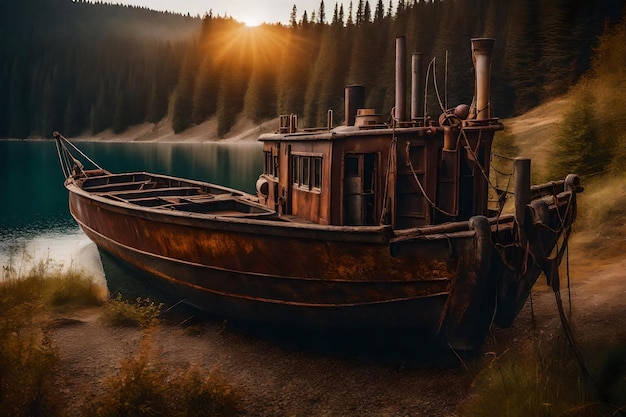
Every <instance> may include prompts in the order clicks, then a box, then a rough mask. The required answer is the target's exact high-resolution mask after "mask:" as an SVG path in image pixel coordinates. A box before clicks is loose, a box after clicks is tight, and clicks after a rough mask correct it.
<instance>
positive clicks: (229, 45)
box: [213, 23, 284, 68]
mask: <svg viewBox="0 0 626 417" xmlns="http://www.w3.org/2000/svg"><path fill="white" fill-rule="evenodd" d="M240 25H241V26H240V27H239V28H235V29H234V30H228V31H226V32H224V33H222V34H221V35H220V36H217V37H215V38H213V45H214V46H215V48H214V49H213V54H214V58H215V60H216V61H218V62H219V61H220V60H222V59H226V57H229V56H231V57H232V56H239V57H240V58H243V57H246V59H247V60H249V62H251V63H252V64H253V65H254V66H263V67H265V68H269V67H271V66H275V65H276V64H277V53H279V51H281V49H282V46H284V38H283V37H282V36H281V32H280V31H278V30H276V28H273V27H272V26H271V25H265V24H261V25H258V26H250V25H252V23H250V24H248V23H246V24H240Z"/></svg>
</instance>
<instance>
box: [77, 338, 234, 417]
mask: <svg viewBox="0 0 626 417" xmlns="http://www.w3.org/2000/svg"><path fill="white" fill-rule="evenodd" d="M152 338H153V333H152V332H151V331H147V332H145V333H144V337H143V339H142V341H141V344H140V346H139V349H138V350H137V352H135V353H134V354H133V355H131V356H130V357H128V358H127V359H125V360H124V361H123V362H122V366H121V369H120V371H119V373H118V374H116V375H113V376H111V377H109V378H107V379H106V380H105V381H104V386H105V388H104V391H105V392H104V393H103V394H101V395H100V396H98V397H97V398H91V399H89V400H87V401H86V402H85V404H84V405H83V410H82V411H83V412H82V414H83V415H85V416H94V417H109V416H110V417H114V416H150V417H161V416H163V417H165V416H167V417H178V416H180V417H195V416H198V417H200V416H213V417H226V416H237V415H240V414H241V410H240V408H239V406H238V394H237V391H236V390H235V389H234V388H233V387H231V386H230V385H229V384H228V383H226V380H225V379H224V378H223V376H222V375H221V374H220V373H219V372H217V371H215V370H213V371H210V372H208V373H205V372H203V371H201V370H199V369H196V368H193V367H189V368H186V369H180V368H172V367H170V366H168V364H166V363H164V362H163V361H161V360H160V358H159V352H158V351H157V350H156V349H155V348H154V343H153V341H152Z"/></svg>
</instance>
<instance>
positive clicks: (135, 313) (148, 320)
mask: <svg viewBox="0 0 626 417" xmlns="http://www.w3.org/2000/svg"><path fill="white" fill-rule="evenodd" d="M162 306H163V304H156V303H155V302H154V301H152V300H150V299H149V298H146V299H143V298H141V297H138V298H137V299H136V300H135V304H130V303H129V302H128V301H126V300H124V299H122V295H121V294H117V295H116V296H115V297H114V298H111V299H110V300H109V301H107V303H106V304H105V306H104V313H103V314H102V319H103V320H104V321H105V322H107V323H109V324H112V325H114V326H123V327H149V326H150V325H153V324H156V323H158V321H159V315H160V314H161V307H162Z"/></svg>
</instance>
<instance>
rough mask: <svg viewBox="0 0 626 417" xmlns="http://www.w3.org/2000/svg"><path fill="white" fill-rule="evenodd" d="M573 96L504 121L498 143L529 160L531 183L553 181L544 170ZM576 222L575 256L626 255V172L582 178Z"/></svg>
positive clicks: (598, 257) (558, 99) (546, 167)
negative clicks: (581, 191)
mask: <svg viewBox="0 0 626 417" xmlns="http://www.w3.org/2000/svg"><path fill="white" fill-rule="evenodd" d="M572 100H573V99H572V98H571V96H563V97H559V98H557V99H555V100H552V101H549V102H547V103H544V104H542V105H541V106H539V107H536V108H534V109H532V110H531V111H529V112H528V113H525V114H523V115H521V116H518V117H515V118H511V119H505V120H504V121H503V123H504V124H505V132H504V134H503V135H502V136H500V137H499V138H497V139H496V141H498V140H500V141H511V142H512V143H510V144H508V146H507V148H509V149H514V150H516V154H513V155H510V156H524V157H530V158H532V169H533V181H534V182H543V181H547V180H554V179H556V178H549V176H548V175H549V174H548V171H549V169H550V164H552V163H553V160H552V158H553V157H552V156H551V155H553V153H552V150H553V149H554V146H555V142H556V140H557V137H558V135H559V129H561V128H562V126H563V125H562V123H563V118H564V115H565V113H566V112H567V111H568V109H569V108H570V107H571V106H572V105H573V101H572ZM581 180H582V184H583V186H584V187H585V191H584V192H583V193H582V194H580V195H579V197H578V204H579V211H578V220H577V223H576V226H575V233H574V235H573V240H572V244H573V247H572V250H573V252H574V255H575V256H580V257H583V258H587V256H590V255H592V256H593V258H594V259H595V260H596V261H597V262H600V263H601V262H603V261H605V260H606V259H614V258H615V259H621V258H623V254H624V253H626V239H624V236H626V174H624V173H622V172H606V173H603V174H601V175H589V176H584V175H583V176H581Z"/></svg>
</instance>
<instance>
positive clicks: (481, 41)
mask: <svg viewBox="0 0 626 417" xmlns="http://www.w3.org/2000/svg"><path fill="white" fill-rule="evenodd" d="M494 42H495V39H491V38H474V39H472V60H473V61H474V69H475V71H476V87H475V99H476V106H475V109H474V111H473V114H472V115H471V116H470V117H471V118H475V119H476V120H488V119H491V98H490V95H491V91H490V85H489V83H490V78H491V52H492V51H493V44H494Z"/></svg>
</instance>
